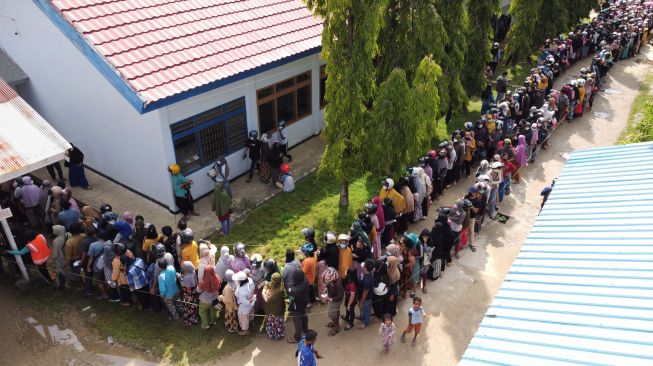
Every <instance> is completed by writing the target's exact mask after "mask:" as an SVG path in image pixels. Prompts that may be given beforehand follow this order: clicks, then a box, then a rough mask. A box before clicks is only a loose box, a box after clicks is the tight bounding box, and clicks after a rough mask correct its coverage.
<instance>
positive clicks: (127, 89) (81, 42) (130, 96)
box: [32, 0, 322, 114]
mask: <svg viewBox="0 0 653 366" xmlns="http://www.w3.org/2000/svg"><path fill="white" fill-rule="evenodd" d="M32 1H33V2H34V3H35V4H36V6H38V7H39V8H40V9H41V11H43V13H45V15H46V16H47V17H48V18H49V19H50V20H51V21H52V22H53V23H54V24H55V25H56V26H57V28H59V30H61V31H62V32H63V33H64V35H65V36H66V37H67V38H68V39H70V41H71V42H73V44H74V45H75V46H76V47H77V48H78V49H79V50H80V51H82V53H83V54H84V56H86V58H87V59H88V60H89V61H90V62H91V63H92V64H93V66H95V68H97V69H98V71H100V73H102V75H104V77H105V78H106V79H107V80H108V81H109V82H110V83H111V85H113V86H114V87H115V88H116V89H117V90H118V92H119V93H120V94H121V95H122V96H123V97H124V98H125V99H127V101H128V102H129V104H131V105H132V106H133V107H134V108H135V109H136V111H138V112H139V113H141V114H143V113H147V112H151V111H153V110H156V109H159V108H161V107H165V106H168V105H171V104H174V103H177V102H179V101H182V100H184V99H188V98H191V97H194V96H196V95H200V94H203V93H206V92H208V91H211V90H214V89H217V88H220V87H223V86H225V85H229V84H231V83H235V82H236V81H239V80H242V79H245V78H248V77H250V76H254V75H257V74H260V73H262V72H265V71H268V70H272V69H274V68H277V67H279V66H283V65H285V64H288V63H290V62H293V61H296V60H299V59H301V58H304V57H307V56H310V55H314V54H316V53H320V52H321V51H322V46H318V47H314V48H311V49H308V50H306V51H303V52H300V53H297V54H294V55H291V56H288V57H285V58H282V59H280V60H277V61H275V62H271V63H269V64H265V65H261V66H259V67H256V68H253V69H251V70H247V71H244V72H241V73H239V74H236V75H233V76H230V77H228V78H224V79H221V80H216V81H214V82H211V83H208V84H206V85H202V86H199V87H197V88H193V89H190V90H187V91H185V92H182V93H179V94H175V95H172V96H170V97H167V98H164V99H160V100H157V101H155V102H152V103H147V102H146V101H144V100H143V99H141V97H140V96H139V95H138V93H137V92H136V91H135V90H134V89H133V88H132V87H131V86H130V85H129V83H127V81H126V80H125V79H123V78H122V77H121V76H120V75H119V74H118V73H117V72H116V70H114V69H113V67H112V66H111V65H109V63H108V62H107V60H106V59H105V58H104V57H103V56H102V55H100V54H99V53H97V52H96V51H95V49H94V48H93V46H91V45H89V44H88V42H86V40H85V39H84V38H83V37H82V36H81V34H79V33H78V32H77V30H75V28H73V26H72V25H71V24H70V23H68V21H67V20H66V19H65V18H64V17H63V15H62V14H61V13H59V12H58V11H57V10H56V9H55V8H54V7H52V5H51V4H50V2H49V1H48V0H32Z"/></svg>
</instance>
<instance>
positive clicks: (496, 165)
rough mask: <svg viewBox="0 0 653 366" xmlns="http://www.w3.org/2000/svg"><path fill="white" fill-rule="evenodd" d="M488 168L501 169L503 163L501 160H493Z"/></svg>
mask: <svg viewBox="0 0 653 366" xmlns="http://www.w3.org/2000/svg"><path fill="white" fill-rule="evenodd" d="M490 168H492V169H501V168H503V164H502V163H501V162H498V161H495V162H494V163H492V164H491V165H490Z"/></svg>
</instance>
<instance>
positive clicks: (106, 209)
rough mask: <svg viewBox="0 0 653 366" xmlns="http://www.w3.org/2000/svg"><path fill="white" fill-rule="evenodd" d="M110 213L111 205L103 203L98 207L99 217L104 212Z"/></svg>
mask: <svg viewBox="0 0 653 366" xmlns="http://www.w3.org/2000/svg"><path fill="white" fill-rule="evenodd" d="M111 211H113V207H111V205H110V204H108V203H103V204H102V206H100V215H102V214H103V213H105V212H111Z"/></svg>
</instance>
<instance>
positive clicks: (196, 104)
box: [159, 54, 324, 197]
mask: <svg viewBox="0 0 653 366" xmlns="http://www.w3.org/2000/svg"><path fill="white" fill-rule="evenodd" d="M321 64H322V61H321V60H320V57H319V55H318V54H315V55H311V56H308V57H304V58H301V59H299V60H296V61H293V62H290V63H288V64H285V65H282V66H279V67H277V68H274V69H272V70H270V71H266V72H263V73H260V74H257V75H254V76H251V77H248V78H245V79H242V80H240V81H237V82H235V83H232V84H229V85H227V86H224V87H222V88H219V89H216V90H213V91H209V92H206V93H203V94H200V95H197V96H195V97H192V98H189V99H186V100H183V101H180V102H177V103H175V104H173V105H170V106H168V107H164V108H161V109H160V110H159V113H160V114H161V120H162V121H164V124H165V125H172V124H174V123H177V122H179V121H182V120H184V119H185V118H188V117H191V116H194V115H196V114H198V113H201V112H203V111H207V110H209V109H211V108H215V107H217V106H220V105H222V104H224V103H227V102H230V101H232V100H234V99H236V98H241V97H243V96H244V97H245V106H246V109H247V112H246V113H247V129H248V130H257V131H258V130H259V125H258V107H257V103H256V91H257V90H258V89H261V88H264V87H267V86H269V85H272V84H275V83H277V82H280V81H283V80H285V79H288V78H290V77H293V76H295V75H297V74H301V73H302V72H306V71H308V70H311V72H312V81H311V88H312V90H311V97H312V99H313V101H312V110H311V111H312V113H311V114H310V115H309V116H307V117H306V118H304V119H301V120H299V121H297V122H294V123H293V124H291V125H288V127H287V131H288V142H289V145H290V146H291V147H292V146H293V145H296V144H298V143H300V142H302V141H304V140H306V139H307V138H310V137H311V136H314V135H316V134H318V133H319V132H320V131H321V130H322V129H323V128H324V111H323V110H320V65H321ZM166 129H167V130H166V131H164V134H165V135H166V137H164V138H165V139H167V140H168V141H172V135H171V133H170V129H169V128H167V127H166ZM165 148H166V149H167V151H166V156H168V157H169V158H170V159H171V160H170V162H172V161H174V159H175V153H174V148H173V146H172V143H169V144H166V145H165ZM243 153H244V149H241V150H238V151H236V152H234V153H232V154H231V155H229V156H227V162H228V163H229V169H230V173H231V176H232V177H236V176H238V175H241V174H243V173H245V172H247V170H248V169H249V165H250V160H249V159H245V160H243V158H242V156H243ZM209 168H210V167H206V168H202V169H200V170H198V171H196V172H194V173H192V174H190V175H189V176H188V178H189V179H192V180H193V183H194V184H193V189H192V193H193V196H194V197H199V196H201V195H204V194H206V193H208V192H210V191H211V190H213V182H212V181H211V180H210V179H209V178H208V177H207V176H206V171H207V170H208V169H209Z"/></svg>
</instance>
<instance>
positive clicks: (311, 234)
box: [301, 227, 315, 240]
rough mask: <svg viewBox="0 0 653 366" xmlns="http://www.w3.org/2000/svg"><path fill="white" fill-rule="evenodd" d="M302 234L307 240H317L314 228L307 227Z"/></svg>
mask: <svg viewBox="0 0 653 366" xmlns="http://www.w3.org/2000/svg"><path fill="white" fill-rule="evenodd" d="M301 233H302V235H303V236H304V238H305V239H310V240H312V239H315V229H313V228H310V227H305V228H303V229H302V231H301Z"/></svg>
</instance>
